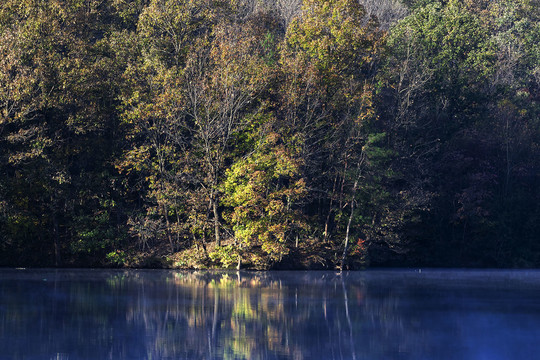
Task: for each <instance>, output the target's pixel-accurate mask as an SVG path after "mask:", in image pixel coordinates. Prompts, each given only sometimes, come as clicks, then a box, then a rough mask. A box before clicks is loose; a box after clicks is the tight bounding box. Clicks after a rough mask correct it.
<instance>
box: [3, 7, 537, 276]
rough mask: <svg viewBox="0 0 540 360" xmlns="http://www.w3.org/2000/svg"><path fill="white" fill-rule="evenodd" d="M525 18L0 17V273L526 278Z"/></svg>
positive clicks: (337, 12)
mask: <svg viewBox="0 0 540 360" xmlns="http://www.w3.org/2000/svg"><path fill="white" fill-rule="evenodd" d="M539 9H540V4H539V2H538V0H518V1H510V0H496V1H487V0H467V1H456V0H449V1H432V0H408V1H404V2H403V3H401V2H399V1H398V0H384V1H372V0H360V2H358V0H304V2H303V3H301V2H299V1H298V0H276V1H270V0H131V1H129V0H49V1H40V0H24V1H20V0H4V1H3V2H2V4H1V5H0V54H1V56H0V174H1V176H0V264H1V265H4V266H22V265H25V266H29V265H33V266H152V267H155V266H167V267H181V268H213V267H237V266H242V267H246V268H257V269H269V268H274V269H276V268H277V269H280V268H321V269H322V268H329V269H335V268H342V269H348V268H361V267H366V266H413V265H414V266H475V267H535V266H539V265H540V205H539V204H540V192H539V190H540V183H539V180H540V178H539V177H540V161H539V159H540V146H539V145H540V121H539V119H540V116H539V115H540V45H539V44H540V21H539V20H540V10H539Z"/></svg>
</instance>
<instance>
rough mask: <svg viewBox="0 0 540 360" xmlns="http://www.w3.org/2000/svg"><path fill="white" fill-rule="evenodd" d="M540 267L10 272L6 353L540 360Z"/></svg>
mask: <svg viewBox="0 0 540 360" xmlns="http://www.w3.org/2000/svg"><path fill="white" fill-rule="evenodd" d="M538 339H540V272H538V271H451V270H444V271H440V270H423V271H419V270H391V271H390V270H388V271H386V270H384V271H383V270H377V271H366V272H351V273H343V274H341V275H340V274H338V273H334V272H265V273H258V272H204V271H200V272H186V271H172V270H35V269H28V270H24V269H21V270H15V269H4V270H0V349H1V350H0V359H62V360H68V359H69V360H74V359H85V360H86V359H88V360H90V359H93V360H94V359H115V360H117V359H126V360H128V359H129V360H137V359H148V360H150V359H152V360H155V359H397V360H401V359H456V360H457V359H460V360H462V359H486V360H487V359H489V360H499V359H534V358H536V357H537V341H538Z"/></svg>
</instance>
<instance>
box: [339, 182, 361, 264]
mask: <svg viewBox="0 0 540 360" xmlns="http://www.w3.org/2000/svg"><path fill="white" fill-rule="evenodd" d="M357 186H358V179H356V181H355V182H354V186H353V193H352V198H351V213H350V215H349V221H348V222H347V230H346V231H345V245H344V246H343V255H342V256H341V265H340V271H343V267H344V266H345V258H346V257H347V250H348V249H349V232H350V230H351V222H352V218H353V215H354V197H355V195H356V188H357Z"/></svg>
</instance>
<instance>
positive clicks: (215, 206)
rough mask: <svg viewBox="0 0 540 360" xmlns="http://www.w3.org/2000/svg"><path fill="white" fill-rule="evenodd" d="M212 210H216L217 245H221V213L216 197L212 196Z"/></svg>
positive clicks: (215, 231)
mask: <svg viewBox="0 0 540 360" xmlns="http://www.w3.org/2000/svg"><path fill="white" fill-rule="evenodd" d="M212 210H213V211H214V233H215V237H216V245H217V246H221V237H220V236H219V214H218V207H217V201H216V198H215V197H212Z"/></svg>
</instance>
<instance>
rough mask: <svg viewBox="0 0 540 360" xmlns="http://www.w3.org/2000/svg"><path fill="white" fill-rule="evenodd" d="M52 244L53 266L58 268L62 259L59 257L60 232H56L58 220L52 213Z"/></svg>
mask: <svg viewBox="0 0 540 360" xmlns="http://www.w3.org/2000/svg"><path fill="white" fill-rule="evenodd" d="M53 242H54V266H60V265H61V264H62V259H61V257H60V232H59V230H58V219H57V218H56V212H54V213H53Z"/></svg>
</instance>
